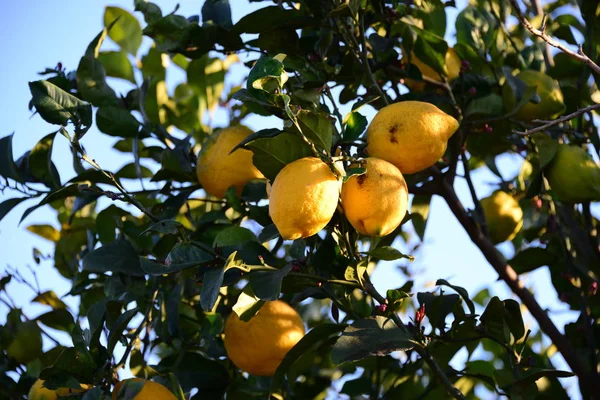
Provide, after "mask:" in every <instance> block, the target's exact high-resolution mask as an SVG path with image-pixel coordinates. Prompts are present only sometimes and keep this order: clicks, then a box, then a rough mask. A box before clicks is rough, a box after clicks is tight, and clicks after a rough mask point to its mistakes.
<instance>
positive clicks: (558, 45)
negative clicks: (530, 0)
mask: <svg viewBox="0 0 600 400" xmlns="http://www.w3.org/2000/svg"><path fill="white" fill-rule="evenodd" d="M509 1H510V4H512V6H513V8H514V9H515V13H516V14H517V18H518V19H519V21H521V23H522V24H523V25H524V26H525V28H527V30H528V31H529V32H531V33H532V34H533V35H535V36H537V37H539V38H540V39H542V40H543V41H544V42H546V43H548V44H549V45H550V46H552V47H556V48H557V49H559V50H561V51H562V52H563V53H565V54H567V55H569V56H571V57H572V58H574V59H576V60H579V61H581V62H583V63H585V64H587V65H588V66H589V67H590V68H591V69H592V70H594V72H595V73H597V74H599V75H600V66H598V64H596V63H595V62H594V61H592V59H591V58H589V57H588V56H587V55H586V54H585V53H584V52H583V48H582V47H581V45H579V49H578V50H577V52H574V51H573V50H570V49H568V48H566V47H565V46H563V45H562V44H561V43H560V42H559V41H558V40H556V39H555V38H553V37H551V36H549V35H548V34H546V32H543V31H541V30H539V29H536V28H534V26H533V25H531V22H529V21H528V20H527V18H525V16H524V15H523V13H522V12H521V9H520V8H519V5H518V4H517V0H509Z"/></svg>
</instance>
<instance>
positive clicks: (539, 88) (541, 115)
mask: <svg viewBox="0 0 600 400" xmlns="http://www.w3.org/2000/svg"><path fill="white" fill-rule="evenodd" d="M517 78H519V79H521V80H522V81H523V82H524V83H525V84H526V85H527V86H535V87H536V93H537V94H538V96H539V97H540V102H539V103H537V104H535V103H532V102H531V101H530V102H528V103H527V104H525V105H524V106H523V107H521V109H520V110H519V111H517V113H516V114H515V116H514V117H515V118H516V119H518V120H520V121H527V122H528V121H531V120H534V119H549V118H555V117H557V116H559V115H560V114H562V113H563V112H564V111H565V104H564V99H563V94H562V92H561V90H560V85H559V84H558V82H557V81H555V80H554V79H552V78H551V77H549V76H548V75H545V74H543V73H541V72H539V71H533V70H526V71H521V72H520V73H519V74H518V75H517ZM502 93H503V97H504V102H505V104H506V106H507V110H508V111H510V110H512V109H513V108H514V106H515V103H516V99H515V96H514V94H513V93H512V91H511V90H510V88H509V87H508V85H507V84H505V85H504V86H503V87H502Z"/></svg>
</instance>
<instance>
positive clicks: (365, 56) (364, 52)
mask: <svg viewBox="0 0 600 400" xmlns="http://www.w3.org/2000/svg"><path fill="white" fill-rule="evenodd" d="M358 29H359V30H360V40H361V43H362V46H361V47H362V50H361V52H360V57H361V60H362V65H363V67H364V69H365V72H366V73H367V77H368V78H369V80H370V81H371V85H372V86H374V87H375V90H377V93H379V95H380V96H381V99H382V100H383V102H384V104H385V105H386V106H387V105H389V104H390V103H389V101H388V98H387V95H386V94H385V92H384V91H383V90H382V89H381V87H379V85H378V84H377V80H376V79H375V76H374V75H373V71H371V67H370V66H369V57H368V52H369V51H368V49H367V39H366V38H365V17H364V15H363V14H361V15H360V22H359V24H358Z"/></svg>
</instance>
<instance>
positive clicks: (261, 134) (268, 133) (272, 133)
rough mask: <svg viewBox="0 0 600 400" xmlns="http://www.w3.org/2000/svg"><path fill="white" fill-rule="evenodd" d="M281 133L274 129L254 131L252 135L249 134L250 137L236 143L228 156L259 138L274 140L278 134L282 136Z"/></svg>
mask: <svg viewBox="0 0 600 400" xmlns="http://www.w3.org/2000/svg"><path fill="white" fill-rule="evenodd" d="M282 133H283V131H282V130H280V129H274V128H269V129H261V130H260V131H256V132H254V133H251V134H250V135H248V137H246V138H245V139H244V140H242V141H241V142H240V143H238V144H237V145H236V146H235V147H234V148H233V149H231V151H230V152H229V154H231V153H233V152H234V151H236V150H237V149H239V148H244V147H246V145H247V144H248V143H250V142H252V141H254V140H256V139H261V138H265V139H269V138H274V137H276V136H278V135H280V134H282Z"/></svg>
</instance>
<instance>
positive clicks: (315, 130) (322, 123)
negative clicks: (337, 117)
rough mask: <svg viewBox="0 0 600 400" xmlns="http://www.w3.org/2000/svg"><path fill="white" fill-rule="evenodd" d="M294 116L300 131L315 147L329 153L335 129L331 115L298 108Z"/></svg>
mask: <svg viewBox="0 0 600 400" xmlns="http://www.w3.org/2000/svg"><path fill="white" fill-rule="evenodd" d="M296 117H297V118H298V124H299V125H300V128H301V129H302V133H304V135H305V136H306V137H307V138H308V139H309V140H310V141H312V142H313V143H314V144H315V146H316V147H317V149H322V150H325V151H326V152H327V154H329V151H330V149H331V144H332V142H333V133H334V131H335V128H334V126H333V120H332V119H331V117H330V116H329V115H327V114H324V113H315V112H312V111H308V110H300V112H298V115H297V116H296Z"/></svg>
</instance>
